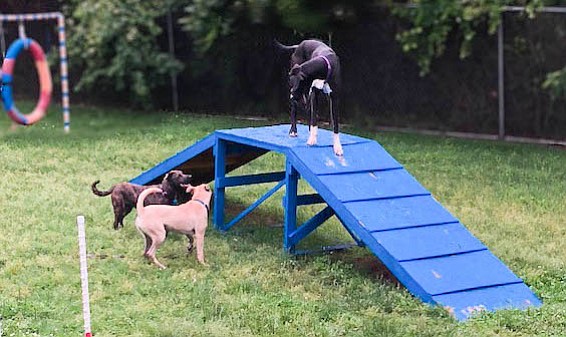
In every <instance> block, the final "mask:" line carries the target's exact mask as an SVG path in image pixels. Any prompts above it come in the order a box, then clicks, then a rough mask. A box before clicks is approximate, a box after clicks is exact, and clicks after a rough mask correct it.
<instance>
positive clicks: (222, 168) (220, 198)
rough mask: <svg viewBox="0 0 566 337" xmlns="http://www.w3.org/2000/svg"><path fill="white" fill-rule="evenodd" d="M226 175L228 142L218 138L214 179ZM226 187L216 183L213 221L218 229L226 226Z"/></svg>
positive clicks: (222, 177) (215, 148)
mask: <svg viewBox="0 0 566 337" xmlns="http://www.w3.org/2000/svg"><path fill="white" fill-rule="evenodd" d="M225 176H226V142H224V141H223V140H220V139H218V138H216V143H215V144H214V181H219V180H221V179H224V177H225ZM225 193H226V188H225V187H221V186H216V185H214V195H213V198H214V209H213V223H214V227H216V229H218V230H223V228H224V198H225Z"/></svg>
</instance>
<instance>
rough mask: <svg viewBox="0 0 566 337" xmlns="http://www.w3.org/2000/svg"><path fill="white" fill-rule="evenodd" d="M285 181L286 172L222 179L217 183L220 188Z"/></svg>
mask: <svg viewBox="0 0 566 337" xmlns="http://www.w3.org/2000/svg"><path fill="white" fill-rule="evenodd" d="M283 179H285V172H272V173H260V174H250V175H243V176H235V177H225V178H220V179H219V180H217V181H216V182H215V183H216V184H217V185H218V186H219V187H231V186H243V185H252V184H264V183H273V182H276V181H281V180H283Z"/></svg>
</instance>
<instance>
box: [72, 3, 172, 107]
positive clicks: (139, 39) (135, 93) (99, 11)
mask: <svg viewBox="0 0 566 337" xmlns="http://www.w3.org/2000/svg"><path fill="white" fill-rule="evenodd" d="M168 8H169V5H168V3H167V2H166V1H162V0H144V1H138V0H120V1H117V0H73V1H72V2H71V3H70V5H68V6H67V7H66V8H65V11H66V12H67V13H66V14H67V17H68V18H69V26H70V27H69V31H72V34H69V41H68V46H69V55H70V60H72V65H73V67H74V68H76V69H81V70H82V72H81V76H80V79H79V82H78V84H77V86H76V90H91V91H94V90H99V89H100V88H103V87H107V88H111V89H113V90H115V91H117V92H118V93H124V94H125V95H127V96H128V97H129V99H130V102H131V103H134V104H136V105H139V106H148V105H150V104H151V95H150V93H151V90H152V89H154V88H155V87H157V86H158V85H160V84H162V83H163V82H164V81H165V80H166V79H167V78H168V76H169V75H170V74H171V72H178V71H180V70H181V69H182V64H181V63H180V62H178V61H177V60H175V59H174V58H173V57H171V56H170V55H169V54H167V53H166V52H162V51H160V50H159V47H158V44H157V38H158V37H159V36H160V35H161V34H162V28H161V27H160V26H159V24H158V22H157V20H158V19H159V18H161V17H163V16H164V15H165V13H166V11H167V10H168Z"/></svg>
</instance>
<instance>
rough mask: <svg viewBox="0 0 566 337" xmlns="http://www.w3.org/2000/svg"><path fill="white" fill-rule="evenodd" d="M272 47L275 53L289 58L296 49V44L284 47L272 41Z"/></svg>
mask: <svg viewBox="0 0 566 337" xmlns="http://www.w3.org/2000/svg"><path fill="white" fill-rule="evenodd" d="M273 47H274V48H275V49H276V50H277V52H278V53H279V54H281V55H285V56H290V55H291V54H292V53H293V52H294V51H295V50H296V49H297V48H298V47H299V45H298V44H294V45H292V46H286V45H284V44H282V43H281V42H279V41H277V40H276V39H273Z"/></svg>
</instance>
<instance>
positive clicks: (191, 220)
mask: <svg viewBox="0 0 566 337" xmlns="http://www.w3.org/2000/svg"><path fill="white" fill-rule="evenodd" d="M158 192H161V190H160V189H159V188H155V187H153V188H148V189H146V190H144V191H143V192H142V193H141V194H140V196H139V198H138V201H137V207H136V208H137V211H138V215H137V217H136V221H135V224H136V228H137V229H138V231H139V232H140V233H141V234H142V236H143V237H144V239H145V250H144V252H143V255H144V256H145V257H146V258H148V259H149V260H150V261H151V262H153V263H154V264H155V265H157V266H158V267H159V268H161V269H165V268H166V267H165V266H164V265H163V264H161V263H160V262H159V261H158V260H157V258H156V257H155V254H156V252H157V249H158V248H159V246H160V245H161V244H162V243H163V242H164V241H165V237H166V235H167V232H169V231H174V232H178V233H182V234H185V235H186V236H187V238H188V239H189V244H188V245H187V249H188V250H189V252H190V251H191V250H192V248H193V237H194V240H195V241H196V246H197V260H198V261H199V262H200V263H201V264H203V265H206V263H205V262H204V233H205V231H206V227H207V225H208V215H209V213H210V208H209V205H210V199H211V198H212V191H211V190H210V187H209V186H208V185H206V184H202V185H199V186H191V185H188V186H187V190H186V192H187V193H189V194H192V195H193V198H192V199H191V200H190V201H189V202H187V203H185V204H182V205H179V206H169V205H149V206H145V207H144V205H143V202H144V199H145V198H146V197H147V196H148V195H149V194H150V193H158Z"/></svg>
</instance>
